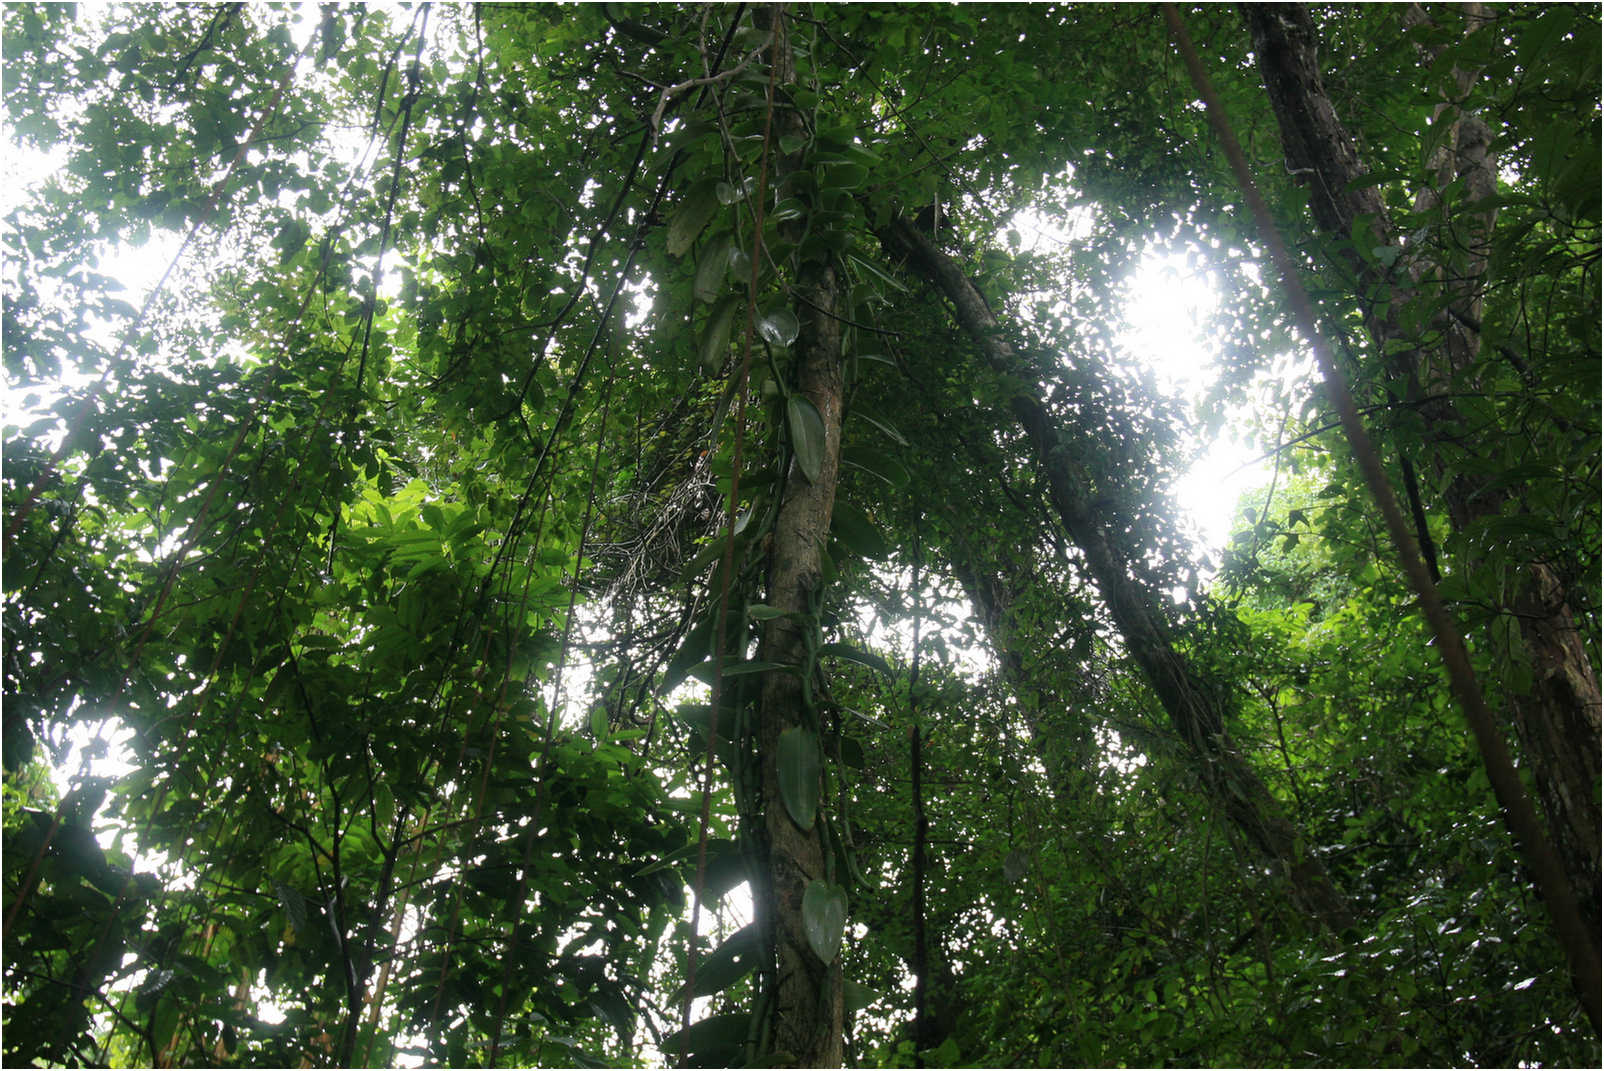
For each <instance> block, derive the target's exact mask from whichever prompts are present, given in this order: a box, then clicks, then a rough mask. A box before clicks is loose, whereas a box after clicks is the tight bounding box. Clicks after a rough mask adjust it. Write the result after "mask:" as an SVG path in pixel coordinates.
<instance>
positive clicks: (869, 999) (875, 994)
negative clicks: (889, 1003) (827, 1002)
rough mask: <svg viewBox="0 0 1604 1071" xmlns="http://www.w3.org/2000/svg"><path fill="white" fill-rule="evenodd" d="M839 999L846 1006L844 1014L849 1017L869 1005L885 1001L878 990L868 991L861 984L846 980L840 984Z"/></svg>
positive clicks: (866, 987) (868, 989) (867, 988)
mask: <svg viewBox="0 0 1604 1071" xmlns="http://www.w3.org/2000/svg"><path fill="white" fill-rule="evenodd" d="M841 998H842V1001H843V1003H844V1004H845V1005H846V1013H847V1014H848V1015H851V1014H852V1013H854V1012H860V1011H862V1010H863V1009H865V1008H867V1007H869V1006H870V1005H873V1004H878V1003H879V1002H880V1001H882V1000H884V999H885V995H884V994H883V993H881V992H879V991H878V990H874V989H870V988H869V987H868V986H866V985H864V984H863V983H862V982H854V981H853V980H852V979H850V978H847V979H845V980H844V981H842V983H841Z"/></svg>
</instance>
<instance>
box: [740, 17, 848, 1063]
mask: <svg viewBox="0 0 1604 1071" xmlns="http://www.w3.org/2000/svg"><path fill="white" fill-rule="evenodd" d="M759 17H760V20H763V21H766V23H767V26H766V28H768V29H771V30H773V32H774V33H775V34H776V35H777V36H778V40H777V41H776V43H775V45H774V57H775V59H774V63H775V71H774V81H775V84H776V85H789V84H790V83H792V82H793V81H794V80H795V71H794V68H793V65H792V56H791V50H790V45H789V41H788V40H787V39H786V22H785V19H784V17H783V15H782V14H781V13H780V11H779V10H778V9H763V10H761V11H760V12H759ZM787 135H798V136H801V137H802V138H804V139H805V135H806V127H805V124H804V121H803V117H802V116H801V114H800V113H798V112H797V111H796V110H795V109H794V108H793V107H791V106H790V105H788V104H786V105H782V104H780V103H778V102H776V104H775V112H774V140H775V142H779V141H780V139H781V138H784V137H786V136H787ZM801 162H802V161H801V157H800V154H797V155H795V156H790V157H782V158H781V159H780V163H779V166H778V167H777V169H776V171H777V174H776V183H775V185H776V186H778V185H779V183H780V182H781V181H783V180H784V177H785V175H786V174H788V173H790V172H792V171H795V170H797V169H798V168H799V167H800V166H801ZM805 222H806V221H805V219H800V220H795V221H793V222H792V223H789V224H786V225H784V226H783V227H782V233H784V234H785V235H786V237H787V238H789V239H791V240H792V241H796V240H798V239H799V238H800V236H801V234H802V232H803V230H804V229H805ZM793 294H794V296H795V298H796V305H795V308H796V313H797V318H798V320H799V322H800V332H799V334H798V336H797V341H796V345H795V347H794V350H793V353H794V357H795V366H796V380H795V383H794V386H793V390H794V392H795V393H796V394H798V395H800V396H801V397H803V398H806V399H807V400H808V401H810V402H812V403H813V406H814V407H815V408H816V409H817V410H818V412H819V416H820V417H822V418H823V424H824V450H823V461H822V463H821V464H820V466H819V473H818V478H817V479H815V480H809V479H808V478H807V477H806V476H805V475H803V473H802V470H801V467H800V466H799V465H797V464H795V463H793V464H792V466H791V470H790V472H789V474H788V475H787V478H786V484H785V492H784V498H783V499H782V501H781V505H780V510H779V515H778V518H777V520H776V522H775V529H774V539H773V543H772V546H771V549H770V552H769V562H768V594H767V602H768V604H769V605H770V606H773V607H776V608H778V609H780V610H783V611H786V612H787V616H784V617H777V618H774V619H773V620H771V621H770V622H769V623H768V625H767V627H766V628H765V630H764V633H763V641H762V645H761V654H760V655H759V657H760V658H762V659H763V660H764V661H770V662H778V663H781V664H783V665H801V664H802V663H803V661H804V657H805V653H806V647H805V641H804V637H803V634H802V631H801V630H802V629H803V628H811V627H816V626H814V625H812V624H804V622H810V621H813V620H815V619H816V613H815V610H816V606H815V605H811V603H812V601H813V600H814V599H815V598H816V593H817V589H818V586H819V584H820V576H819V554H820V550H821V549H822V548H823V547H824V545H825V541H826V539H827V538H828V536H829V533H830V513H831V509H832V507H833V506H834V503H835V487H836V478H837V473H838V471H839V467H840V455H841V415H842V382H843V381H842V367H841V327H840V320H839V318H838V314H837V312H836V307H837V305H838V303H839V283H838V280H837V277H836V272H835V268H834V266H833V265H832V264H830V263H824V262H818V261H804V262H803V263H802V265H801V267H800V268H799V269H798V272H797V276H796V278H795V281H794V284H793ZM758 726H759V727H758V733H759V741H758V742H759V748H760V755H761V761H762V786H763V810H764V825H765V833H766V836H767V840H768V845H767V847H768V873H767V882H768V886H769V887H768V889H767V890H766V893H767V900H768V904H767V905H766V906H767V907H768V908H769V909H770V911H771V914H770V917H769V919H768V920H767V925H769V926H770V927H772V937H773V944H772V947H773V948H774V950H775V958H776V970H777V974H776V976H775V982H774V1006H773V1013H772V1014H773V1018H772V1022H771V1042H770V1048H771V1052H770V1053H768V1054H767V1056H768V1058H770V1059H772V1060H775V1061H783V1062H784V1063H785V1064H787V1065H794V1066H806V1067H839V1066H840V1065H841V1063H842V1059H843V1047H842V1046H843V1030H842V1025H843V1005H842V986H841V959H840V956H839V955H838V956H837V957H836V958H835V960H834V961H833V962H831V963H829V964H826V963H824V962H822V961H821V960H820V958H819V956H818V955H817V954H816V953H815V952H814V951H813V949H812V948H811V946H810V945H809V944H808V941H807V938H806V936H805V934H804V931H803V927H802V899H803V894H804V892H805V890H806V889H807V887H808V884H809V882H811V881H813V880H815V879H822V878H823V877H824V875H825V866H824V846H823V843H822V841H821V839H820V829H819V825H818V822H815V823H814V824H813V826H812V827H811V828H810V829H807V830H804V829H802V828H801V827H800V826H798V825H797V824H796V822H794V821H793V820H792V819H791V816H790V814H789V812H788V811H787V809H786V807H785V803H784V801H783V798H782V796H781V794H780V770H779V762H778V759H779V742H780V734H781V733H783V732H784V731H785V730H787V729H790V728H793V727H802V728H807V729H812V730H814V731H817V728H818V726H817V724H816V718H815V717H814V716H813V715H812V714H810V712H809V711H808V709H807V702H806V697H805V695H804V693H803V690H802V682H801V680H800V679H799V677H798V676H797V675H796V674H793V673H786V672H778V671H777V672H772V673H769V674H766V675H765V677H764V679H763V685H762V690H761V694H760V699H759V718H758Z"/></svg>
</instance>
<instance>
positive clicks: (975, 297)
mask: <svg viewBox="0 0 1604 1071" xmlns="http://www.w3.org/2000/svg"><path fill="white" fill-rule="evenodd" d="M879 238H880V241H881V244H882V246H883V247H884V248H885V250H886V252H887V254H888V255H889V256H890V257H891V259H892V260H893V261H901V262H905V263H906V264H907V266H908V267H909V268H910V269H912V270H913V271H914V272H916V273H917V274H919V275H921V276H923V277H924V278H925V279H926V280H927V281H928V282H929V284H930V285H931V286H932V287H933V288H934V289H935V290H937V291H938V292H939V293H941V294H942V295H944V296H945V297H946V299H947V301H948V302H949V304H950V305H951V307H952V309H953V312H954V314H955V315H956V317H957V320H958V323H959V324H960V325H961V326H962V327H963V329H964V331H965V332H966V333H967V334H968V335H969V336H970V337H971V338H972V339H973V340H974V342H975V344H976V346H977V347H978V348H979V350H980V353H981V354H982V355H983V357H984V358H985V360H986V362H987V364H989V365H990V366H991V367H992V369H993V370H994V371H996V372H998V373H999V374H1001V375H1003V376H1005V377H1014V378H1018V379H1020V380H1021V381H1023V382H1030V381H1031V379H1032V377H1031V376H1030V374H1029V369H1028V368H1027V367H1026V366H1025V363H1024V362H1023V361H1022V360H1020V358H1019V356H1018V355H1017V354H1016V353H1015V352H1014V349H1013V347H1012V346H1011V345H1010V344H1009V343H1008V342H1006V341H1005V340H1004V339H1003V337H1002V336H1001V334H1000V332H999V325H998V322H997V320H996V317H995V316H993V315H992V312H991V309H990V307H989V306H988V305H987V304H986V300H985V298H984V297H982V296H981V293H980V291H979V290H978V289H976V288H975V286H974V284H973V283H971V282H970V281H969V279H968V277H967V276H965V275H964V273H963V271H962V270H961V269H960V268H959V267H958V266H957V264H955V263H954V262H953V260H952V258H950V257H948V256H947V255H946V253H944V252H943V251H942V250H940V249H939V248H937V247H936V245H935V244H934V243H933V242H931V240H930V239H929V238H928V237H926V236H925V235H924V234H923V233H921V232H920V231H919V230H918V229H917V228H915V227H913V226H912V225H911V224H910V223H908V222H907V221H906V220H903V219H896V220H893V221H891V222H890V223H889V224H887V225H886V226H885V227H884V228H882V229H881V230H880V232H879ZM1009 406H1010V408H1011V410H1012V411H1013V414H1014V416H1015V418H1016V419H1017V420H1018V421H1019V423H1020V426H1021V427H1022V428H1023V429H1024V431H1025V434H1026V436H1027V438H1028V439H1029V440H1030V443H1031V448H1032V451H1033V452H1034V454H1035V457H1036V461H1037V464H1038V465H1039V466H1040V467H1041V470H1042V472H1043V474H1044V475H1045V476H1046V478H1047V487H1048V495H1049V497H1050V499H1051V501H1052V504H1053V508H1054V510H1055V511H1056V512H1057V514H1058V517H1059V519H1060V521H1061V522H1062V523H1063V525H1064V529H1065V531H1066V532H1067V533H1068V535H1069V537H1070V538H1071V539H1073V540H1074V541H1075V544H1076V545H1077V546H1078V547H1079V548H1080V550H1081V554H1082V555H1083V557H1084V559H1085V562H1086V568H1087V571H1088V572H1089V573H1090V574H1091V576H1092V578H1093V579H1094V580H1095V581H1096V583H1097V586H1098V589H1099V591H1100V592H1101V593H1102V596H1103V601H1104V603H1105V604H1107V606H1108V610H1109V614H1110V616H1111V617H1112V618H1113V620H1114V624H1115V626H1116V627H1117V628H1118V629H1119V631H1120V635H1121V636H1122V637H1123V639H1124V641H1125V647H1126V650H1127V651H1128V652H1129V654H1130V656H1131V657H1132V658H1133V659H1134V660H1135V662H1136V663H1137V665H1138V666H1140V667H1141V669H1142V672H1143V674H1144V675H1145V676H1146V677H1147V680H1148V683H1149V684H1150V685H1151V687H1152V688H1153V691H1154V693H1155V694H1156V695H1157V697H1158V699H1159V701H1160V703H1162V704H1163V706H1164V709H1165V711H1166V712H1167V713H1168V715H1169V718H1170V722H1171V724H1172V725H1173V726H1174V727H1175V730H1176V732H1177V733H1179V734H1180V737H1181V739H1182V741H1183V742H1184V743H1185V744H1186V746H1187V748H1188V749H1189V750H1190V751H1191V753H1192V755H1193V756H1194V757H1195V759H1196V760H1197V763H1196V764H1197V770H1198V772H1199V774H1200V776H1201V778H1202V780H1203V783H1204V784H1205V785H1206V786H1207V787H1208V789H1209V791H1210V793H1211V794H1212V795H1213V796H1214V798H1215V799H1216V800H1217V801H1218V802H1219V804H1220V806H1221V808H1222V810H1223V811H1224V813H1225V814H1226V816H1227V817H1228V818H1229V819H1230V820H1231V821H1232V822H1233V823H1234V824H1235V825H1236V826H1237V828H1238V829H1240V830H1241V831H1242V834H1243V835H1244V837H1245V838H1246V840H1247V842H1248V844H1249V845H1250V846H1251V847H1252V848H1253V850H1254V851H1255V852H1256V853H1257V854H1258V855H1259V856H1260V857H1261V858H1263V859H1264V860H1265V861H1267V862H1269V863H1271V864H1272V865H1273V866H1275V867H1277V868H1279V869H1280V870H1281V872H1282V873H1283V875H1284V876H1285V877H1286V878H1287V879H1288V881H1289V885H1290V888H1291V890H1292V895H1293V897H1294V899H1295V901H1296V902H1297V903H1298V905H1299V907H1300V908H1302V909H1303V910H1304V911H1305V912H1306V913H1308V914H1309V915H1311V916H1312V917H1314V918H1315V919H1317V920H1319V921H1320V922H1321V923H1322V924H1324V925H1326V926H1328V927H1330V928H1331V929H1332V930H1334V931H1337V932H1341V931H1342V930H1343V929H1345V928H1346V927H1347V926H1348V925H1349V923H1350V922H1351V918H1350V915H1349V912H1348V908H1347V906H1346V904H1345V903H1344V901H1343V898H1342V897H1341V896H1340V895H1339V894H1338V893H1337V892H1336V890H1335V889H1334V888H1333V887H1332V885H1331V881H1330V878H1329V876H1328V875H1327V874H1326V872H1325V868H1324V866H1323V865H1322V864H1321V863H1320V861H1319V860H1318V859H1316V858H1315V857H1313V856H1311V855H1309V854H1308V853H1307V852H1304V851H1300V850H1299V847H1298V843H1297V840H1298V838H1297V836H1296V833H1295V831H1294V829H1293V827H1292V824H1291V822H1289V821H1288V820H1287V819H1286V817H1285V816H1284V815H1282V813H1281V809H1280V806H1279V805H1278V803H1277V802H1276V800H1275V799H1274V797H1273V796H1271V795H1270V792H1269V790H1268V789H1267V788H1266V787H1265V785H1264V782H1263V780H1262V779H1261V778H1260V777H1259V776H1258V773H1257V771H1255V770H1254V769H1253V767H1252V766H1251V765H1250V764H1249V763H1248V762H1247V760H1246V759H1245V758H1244V757H1243V756H1242V754H1241V752H1240V751H1239V750H1238V749H1237V747H1236V745H1235V743H1234V742H1233V741H1232V740H1231V739H1230V737H1229V736H1228V735H1227V733H1226V731H1225V710H1226V700H1225V697H1224V695H1223V693H1222V692H1221V690H1220V689H1218V688H1216V687H1215V686H1214V685H1213V684H1212V683H1211V682H1209V681H1206V680H1205V679H1204V678H1203V677H1202V676H1201V675H1200V674H1199V673H1198V672H1197V671H1196V670H1195V669H1194V668H1193V667H1192V666H1191V665H1190V664H1189V663H1188V662H1187V660H1186V658H1185V656H1183V655H1182V654H1181V653H1180V652H1179V651H1178V650H1176V648H1175V644H1174V642H1173V639H1172V636H1171V631H1170V627H1169V623H1168V621H1167V619H1166V617H1165V615H1164V613H1163V611H1162V609H1161V608H1160V606H1161V602H1160V600H1159V599H1158V598H1157V597H1156V596H1155V594H1154V593H1153V592H1151V591H1148V590H1147V589H1146V588H1145V586H1144V585H1143V584H1142V583H1141V582H1140V581H1139V580H1137V579H1135V571H1134V570H1133V569H1132V568H1131V565H1132V562H1133V560H1134V558H1135V554H1134V551H1133V549H1132V548H1129V547H1126V546H1123V545H1122V544H1121V542H1120V536H1119V533H1117V532H1111V531H1109V530H1107V529H1106V528H1105V527H1104V526H1103V525H1102V524H1101V523H1100V521H1099V519H1098V514H1097V512H1096V511H1095V510H1094V509H1093V508H1092V507H1091V505H1090V503H1089V501H1088V497H1087V490H1086V487H1087V482H1086V480H1085V478H1084V476H1083V475H1082V470H1081V466H1080V463H1079V462H1078V461H1077V459H1076V458H1074V457H1072V456H1070V455H1069V454H1068V452H1067V451H1066V450H1065V449H1064V447H1063V445H1062V443H1061V441H1060V437H1059V434H1058V429H1057V427H1056V425H1055V424H1054V423H1053V420H1052V417H1051V416H1050V415H1049V414H1048V412H1047V410H1046V409H1045V407H1043V405H1042V404H1041V403H1040V402H1039V401H1037V400H1036V398H1035V397H1034V396H1033V395H1031V394H1028V393H1026V391H1025V390H1024V389H1021V390H1019V391H1017V392H1015V394H1014V396H1013V397H1012V398H1011V399H1010V401H1009Z"/></svg>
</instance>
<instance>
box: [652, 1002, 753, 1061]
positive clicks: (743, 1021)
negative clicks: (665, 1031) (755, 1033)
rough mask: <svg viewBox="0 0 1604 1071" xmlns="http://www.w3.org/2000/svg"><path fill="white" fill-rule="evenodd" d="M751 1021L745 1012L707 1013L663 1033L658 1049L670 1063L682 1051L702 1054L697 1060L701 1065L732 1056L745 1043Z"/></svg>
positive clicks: (696, 1054) (689, 1053)
mask: <svg viewBox="0 0 1604 1071" xmlns="http://www.w3.org/2000/svg"><path fill="white" fill-rule="evenodd" d="M751 1022H752V1017H751V1016H750V1015H748V1014H747V1013H745V1012H731V1013H729V1014H726V1015H714V1016H710V1017H708V1018H706V1019H703V1020H702V1021H701V1022H699V1023H692V1024H691V1025H690V1026H688V1027H686V1028H685V1029H684V1030H676V1031H674V1032H673V1033H672V1034H669V1035H668V1036H666V1037H664V1038H663V1042H662V1044H661V1045H660V1046H659V1050H660V1051H661V1052H662V1053H663V1056H664V1057H665V1058H667V1059H668V1060H669V1062H670V1063H674V1062H677V1061H678V1060H679V1058H680V1054H681V1053H684V1054H687V1055H695V1056H699V1057H701V1058H702V1059H701V1061H699V1062H702V1063H703V1064H704V1065H705V1063H706V1061H708V1060H710V1059H714V1060H717V1059H724V1058H726V1057H733V1056H735V1055H737V1054H739V1052H740V1050H741V1047H742V1046H743V1045H745V1044H746V1035H747V1030H748V1028H749V1027H750V1025H751ZM721 1066H726V1067H728V1066H733V1064H723V1065H721Z"/></svg>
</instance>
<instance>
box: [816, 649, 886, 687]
mask: <svg viewBox="0 0 1604 1071" xmlns="http://www.w3.org/2000/svg"><path fill="white" fill-rule="evenodd" d="M819 655H820V657H823V656H825V655H834V656H835V657H837V658H845V659H846V660H847V661H849V662H856V663H857V664H858V665H860V666H868V667H869V668H870V669H875V670H879V671H880V672H881V673H884V674H885V675H886V676H887V677H888V678H889V677H894V676H896V674H895V673H893V672H892V669H891V666H890V665H889V664H888V663H887V662H886V660H885V659H883V658H881V657H880V656H879V655H877V654H874V653H873V652H871V651H860V650H858V649H857V648H856V647H853V646H851V645H850V644H845V643H827V644H824V645H823V646H822V647H820V648H819Z"/></svg>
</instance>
